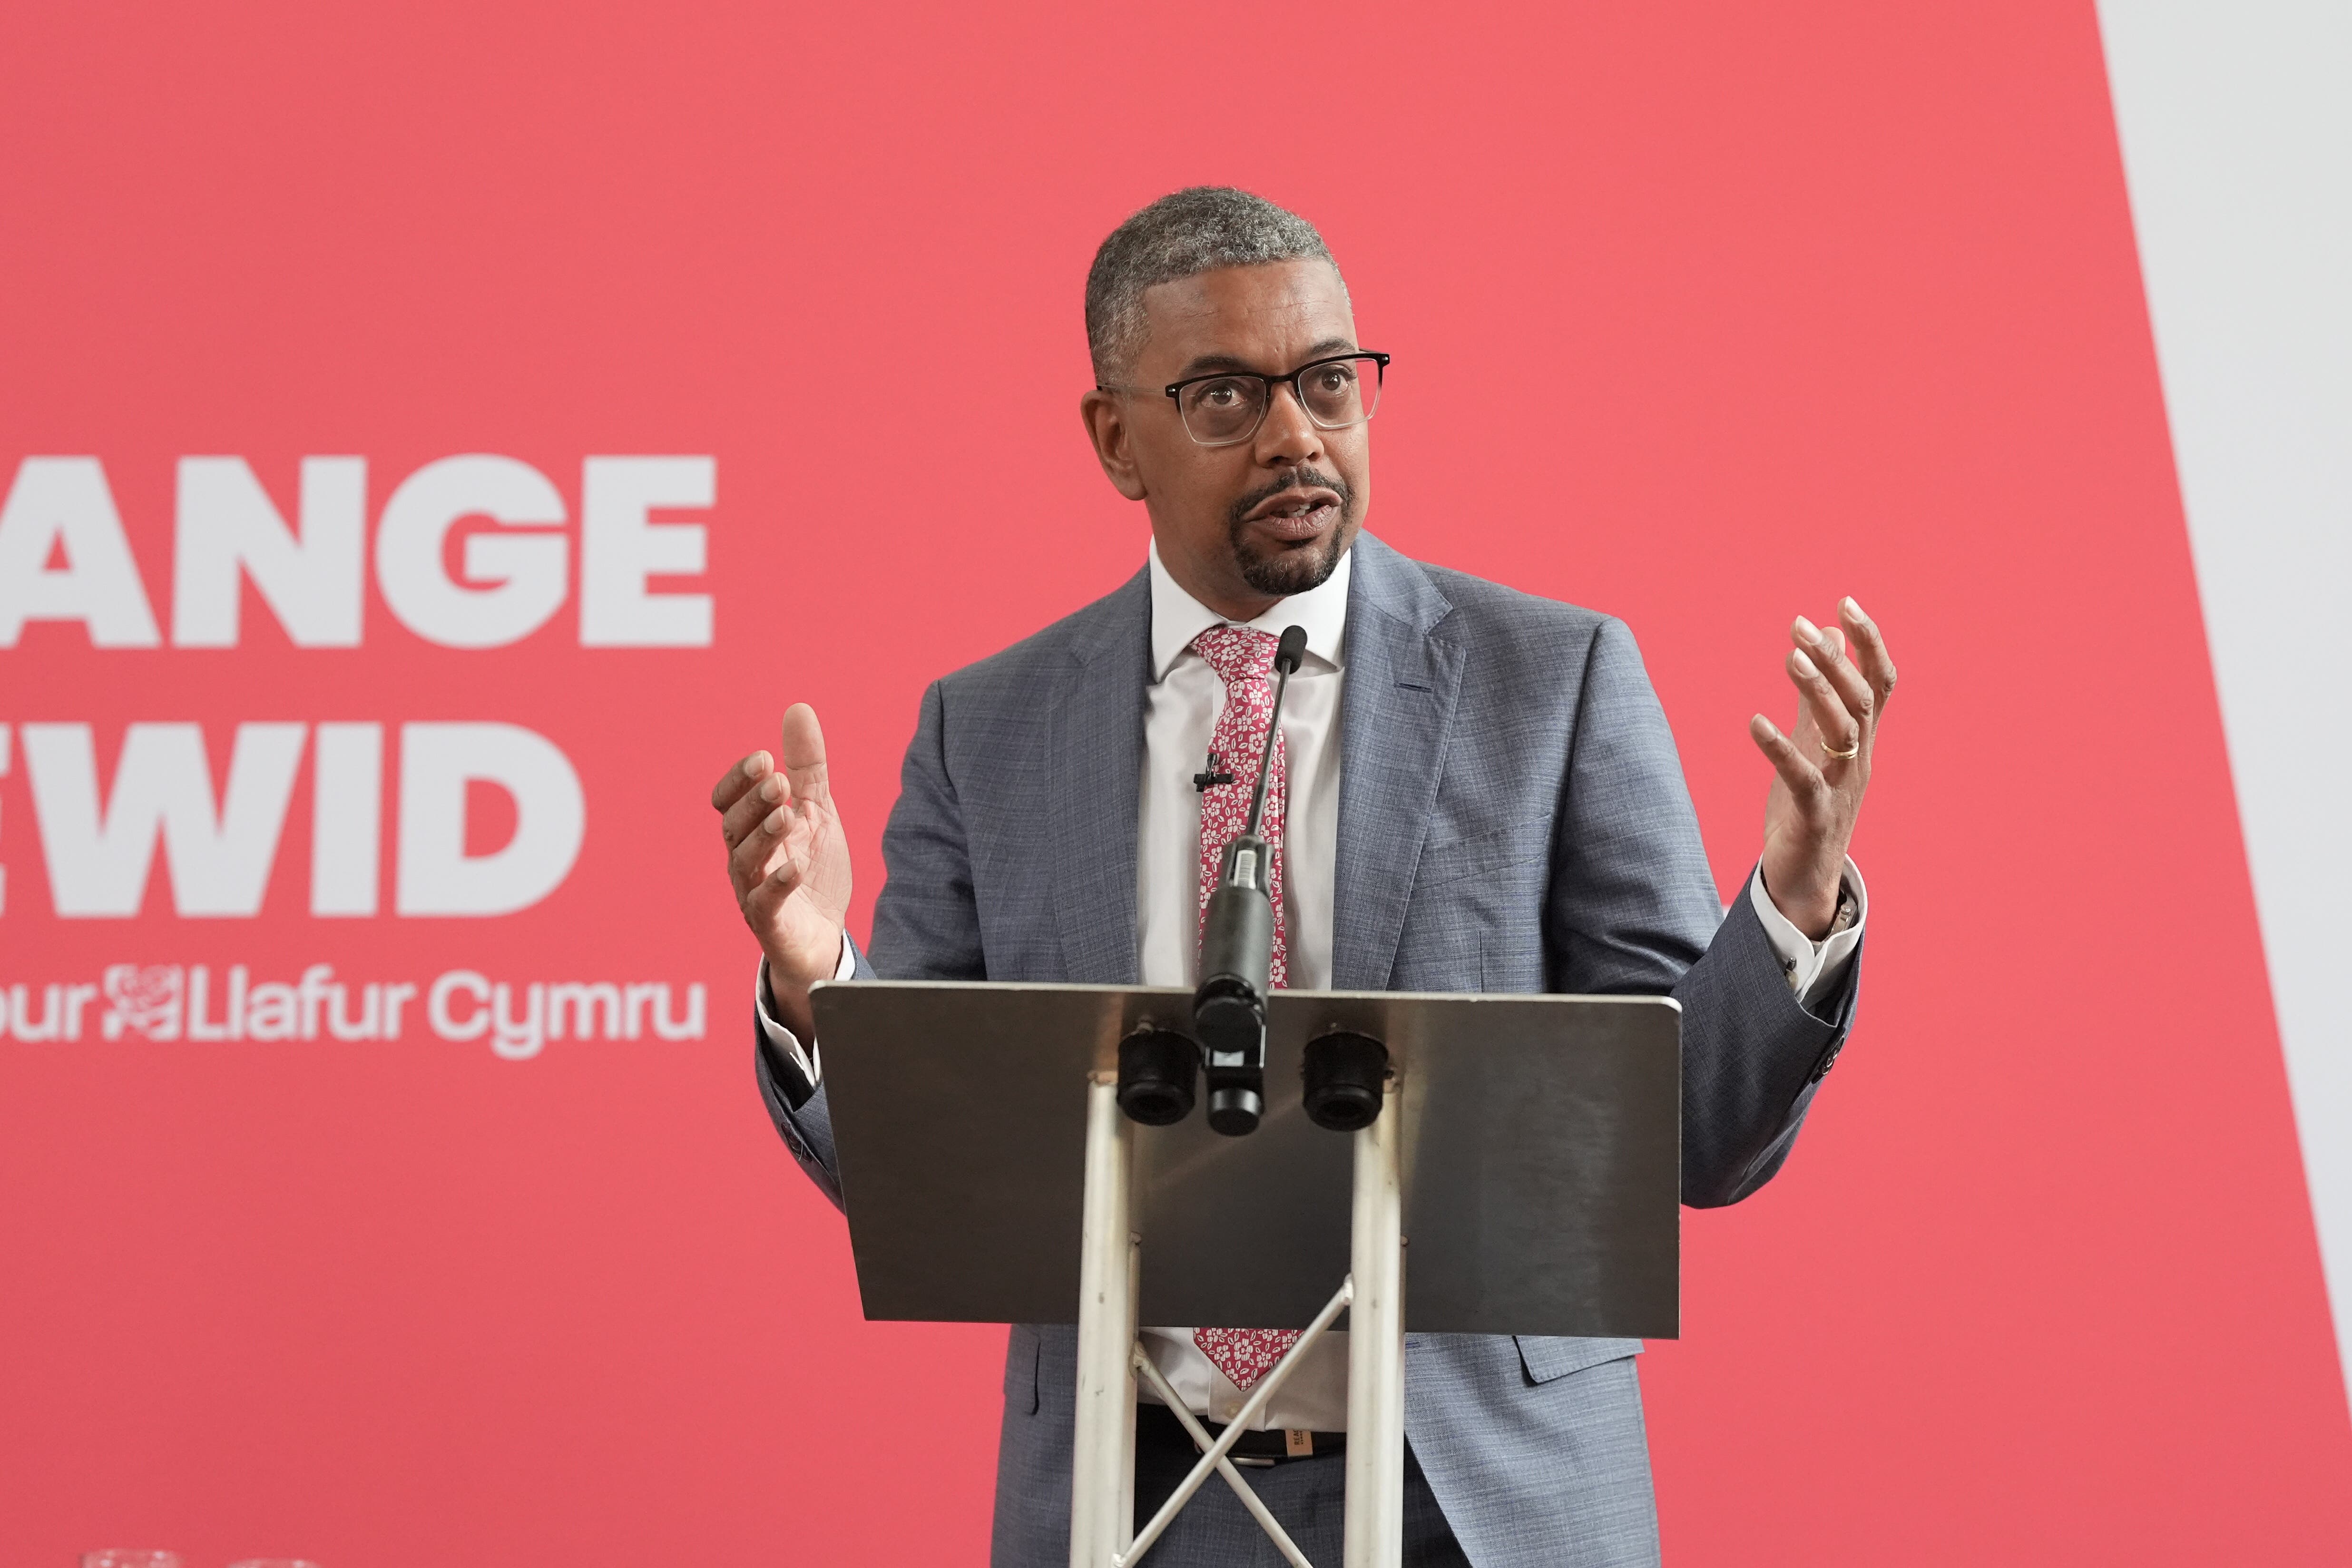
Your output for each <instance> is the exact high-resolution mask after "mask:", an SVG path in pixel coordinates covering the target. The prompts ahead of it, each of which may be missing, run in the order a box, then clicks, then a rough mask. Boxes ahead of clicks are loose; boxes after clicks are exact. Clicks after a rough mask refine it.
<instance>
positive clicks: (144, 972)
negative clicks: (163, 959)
mask: <svg viewBox="0 0 2352 1568" xmlns="http://www.w3.org/2000/svg"><path fill="white" fill-rule="evenodd" d="M183 984H184V972H183V971H182V969H181V968H180V966H179V965H178V964H176V963H156V964H146V965H141V964H136V963H113V964H109V965H108V966H107V970H106V978H105V988H106V1016H105V1017H104V1018H103V1019H101V1020H100V1030H101V1031H102V1032H103V1033H104V1035H105V1036H106V1037H107V1038H108V1039H110V1040H119V1039H121V1037H122V1032H123V1031H124V1030H125V1029H131V1030H135V1031H137V1032H138V1033H140V1034H142V1035H144V1036H146V1037H147V1038H149V1039H151V1040H176V1039H178V1038H179V1037H180V1015H181V1006H182V1003H181V992H182V989H183Z"/></svg>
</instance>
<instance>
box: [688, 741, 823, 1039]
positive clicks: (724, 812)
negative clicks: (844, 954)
mask: <svg viewBox="0 0 2352 1568" xmlns="http://www.w3.org/2000/svg"><path fill="white" fill-rule="evenodd" d="M782 742H783V743H782V747H781V748H780V750H781V751H782V753H783V759H784V765H783V771H782V773H779V772H777V771H776V760H775V758H773V757H771V756H770V755H769V754H768V753H767V752H752V753H751V755H750V756H748V757H746V758H744V759H743V760H742V761H741V762H740V763H736V764H735V765H734V766H733V767H731V768H730V769H728V770H727V774H726V776H725V777H724V778H722V779H720V780H719V783H718V784H717V785H716V786H714V787H713V788H712V790H711V792H710V804H711V806H712V807H713V808H714V809H715V810H716V811H717V812H718V813H719V835H720V837H723V838H725V839H726V841H727V876H728V879H729V880H730V881H731V882H733V883H734V884H735V904H736V907H737V908H738V909H740V910H742V911H743V923H744V924H746V925H748V926H750V927H751V934H752V935H753V936H756V937H758V938H759V939H760V951H761V952H764V953H766V954H767V957H768V998H769V1001H770V1003H771V1004H772V1005H773V1006H774V1008H775V1016H776V1021H777V1022H778V1023H780V1024H782V1025H783V1026H785V1027H786V1028H788V1029H790V1030H792V1031H793V1034H795V1035H797V1036H799V1037H801V1038H802V1039H803V1040H807V1039H809V1038H811V1037H812V1036H813V1033H814V1027H815V1019H814V1016H813V1015H812V1014H811V1013H810V1011H809V987H810V986H812V985H814V984H816V983H817V982H818V981H820V980H830V979H832V978H833V975H834V971H835V968H837V967H838V966H839V964H840V962H841V931H842V922H843V921H845V919H846V918H847V917H848V913H849V840H848V839H847V837H845V836H844V835H843V833H842V831H841V816H840V814H839V813H838V812H836V811H835V810H834V807H833V792H832V791H831V790H830V789H829V788H828V787H827V786H826V784H825V773H824V731H823V730H821V729H819V728H818V727H817V721H816V710H814V708H811V707H810V706H809V705H808V704H807V703H805V702H796V703H794V704H793V706H792V707H790V708H788V709H786V710H784V723H783V735H782Z"/></svg>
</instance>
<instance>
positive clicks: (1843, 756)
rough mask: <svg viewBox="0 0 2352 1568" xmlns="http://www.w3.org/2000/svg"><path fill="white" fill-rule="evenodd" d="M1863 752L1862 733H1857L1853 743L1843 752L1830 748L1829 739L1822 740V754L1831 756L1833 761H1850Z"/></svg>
mask: <svg viewBox="0 0 2352 1568" xmlns="http://www.w3.org/2000/svg"><path fill="white" fill-rule="evenodd" d="M1861 754H1862V737H1861V736H1860V735H1856V736H1855V737H1854V738H1853V745H1851V746H1848V747H1847V748H1846V749H1845V750H1844V751H1843V752H1832V751H1831V750H1830V743H1829V742H1827V741H1823V742H1822V755H1823V756H1825V757H1827V758H1829V759H1830V760H1831V761H1832V762H1839V763H1850V762H1852V761H1853V760H1854V758H1856V757H1858V756H1860V755H1861Z"/></svg>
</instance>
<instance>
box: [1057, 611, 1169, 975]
mask: <svg viewBox="0 0 2352 1568" xmlns="http://www.w3.org/2000/svg"><path fill="white" fill-rule="evenodd" d="M1101 612H1102V613H1101V614H1100V615H1098V616H1093V617H1090V618H1089V619H1088V621H1087V623H1086V624H1085V625H1084V626H1081V627H1080V628H1079V629H1078V632H1077V635H1076V637H1074V639H1073V641H1072V643H1071V647H1070V653H1071V658H1072V664H1071V668H1070V669H1069V670H1068V672H1067V674H1066V676H1065V677H1064V679H1063V682H1062V687H1061V689H1060V692H1059V693H1058V695H1057V696H1056V697H1055V699H1054V710H1053V716H1052V720H1051V731H1052V733H1051V736H1050V740H1049V746H1048V750H1047V752H1046V755H1047V757H1049V758H1050V759H1051V762H1050V763H1049V767H1050V769H1051V780H1050V783H1049V784H1048V786H1047V791H1046V795H1047V806H1048V815H1047V817H1046V821H1045V835H1046V837H1047V839H1048V840H1049V842H1050V843H1051V844H1052V846H1053V848H1052V857H1053V866H1054V884H1055V898H1054V913H1055V923H1056V925H1057V926H1058V927H1059V930H1060V933H1061V939H1062V957H1063V963H1064V964H1065V965H1066V970H1067V973H1066V979H1067V981H1068V982H1069V983H1070V984H1078V985H1132V984H1135V982H1136V976H1137V973H1138V963H1137V954H1136V936H1135V858H1136V841H1135V836H1136V819H1137V816H1138V813H1139V809H1140V806H1141V799H1142V797H1141V794H1140V791H1141V789H1142V771H1141V770H1142V763H1143V693H1144V688H1145V686H1146V685H1147V684H1148V683H1149V682H1150V679H1151V584H1150V573H1149V572H1148V571H1146V572H1141V573H1138V574H1136V575H1135V577H1134V578H1132V579H1131V580H1130V581H1129V583H1128V584H1127V585H1126V586H1125V587H1123V588H1121V589H1120V590H1119V591H1118V593H1116V594H1113V595H1111V596H1110V597H1109V598H1108V599H1106V600H1104V601H1102V603H1101Z"/></svg>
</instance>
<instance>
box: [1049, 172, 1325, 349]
mask: <svg viewBox="0 0 2352 1568" xmlns="http://www.w3.org/2000/svg"><path fill="white" fill-rule="evenodd" d="M1275 261H1327V262H1330V264H1331V270H1332V271H1334V272H1337V271H1338V270H1339V263H1338V262H1337V261H1333V260H1332V259H1331V250H1330V247H1328V246H1327V245H1325V244H1324V243H1323V237H1322V236H1321V235H1319V234H1318V233H1316V232H1315V226H1314V225H1313V224H1311V223H1308V222H1307V220H1306V219H1305V218H1303V217H1300V216H1298V215H1297V213H1295V212H1291V211H1289V210H1288V209H1286V208H1284V207H1278V206H1276V205H1274V204H1273V203H1272V202H1270V201H1267V200H1266V199H1265V197H1264V196H1256V195H1251V194H1250V193H1249V192H1247V191H1242V190H1235V189H1234V187H1233V186H1231V185H1193V186H1192V187H1190V188H1189V189H1186V190H1181V191H1178V192H1176V193H1175V194H1173V195H1165V196H1162V197H1160V199H1159V200H1158V201H1156V202H1154V203H1152V204H1151V205H1150V206H1148V207H1145V208H1144V209H1143V210H1142V211H1140V212H1139V213H1137V214H1136V215H1135V216H1132V217H1130V218H1129V219H1128V220H1127V221H1126V222H1125V223H1123V224H1120V225H1119V226H1118V227H1117V228H1115V229H1113V230H1111V231H1110V237H1109V238H1108V239H1106V240H1104V241H1103V242H1102V247H1101V248H1100V249H1098V250H1097V251H1096V252H1095V264H1094V266H1092V267H1091V268H1087V353H1089V354H1091V355H1093V357H1094V364H1095V380H1096V382H1097V384H1102V385H1106V386H1107V385H1109V384H1112V383H1113V382H1115V381H1117V380H1118V377H1120V376H1122V375H1124V374H1127V373H1128V371H1129V368H1130V367H1131V366H1132V365H1133V364H1134V363H1135V357H1136V355H1138V354H1139V353H1142V352H1143V340H1144V336H1145V330H1146V329H1145V321H1144V314H1143V291H1144V290H1145V289H1149V288H1150V287H1151V286H1152V285H1154V284H1156V283H1172V282H1174V281H1176V280H1177V279H1180V278H1191V277H1192V276H1194V275H1195V274H1198V273H1202V272H1213V271H1215V270H1216V269H1217V268H1222V267H1257V266H1262V265H1265V263H1268V262H1275ZM1347 287H1348V285H1347V282H1346V280H1345V279H1341V281H1340V284H1339V288H1340V291H1341V293H1342V294H1343V295H1344V294H1345V292H1346V290H1347Z"/></svg>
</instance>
